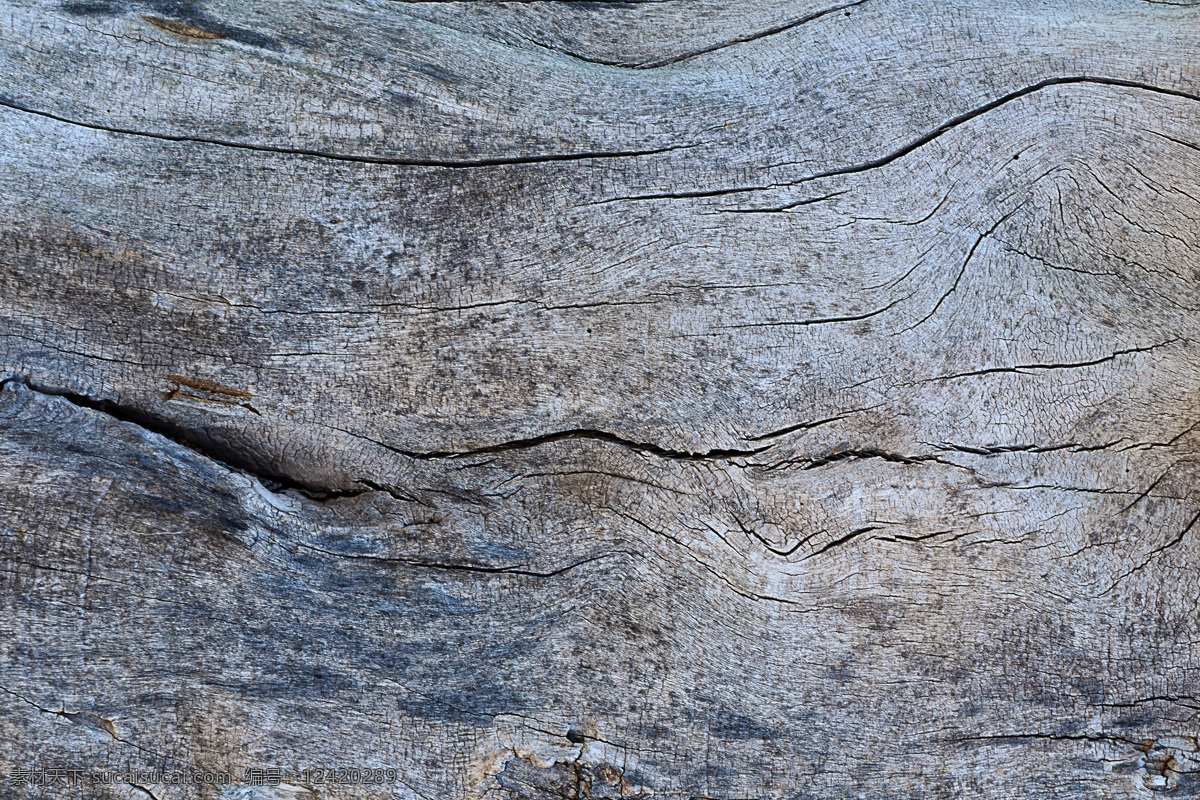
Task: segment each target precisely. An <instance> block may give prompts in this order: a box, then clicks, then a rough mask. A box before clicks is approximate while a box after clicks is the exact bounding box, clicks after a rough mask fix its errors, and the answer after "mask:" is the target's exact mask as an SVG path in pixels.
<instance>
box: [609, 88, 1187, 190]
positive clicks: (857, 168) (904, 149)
mask: <svg viewBox="0 0 1200 800" xmlns="http://www.w3.org/2000/svg"><path fill="white" fill-rule="evenodd" d="M1073 84H1093V85H1097V86H1113V87H1119V88H1125V89H1138V90H1140V91H1144V92H1150V93H1152V94H1159V95H1163V96H1165V97H1178V98H1181V99H1184V100H1191V101H1193V102H1197V103H1200V95H1197V94H1192V93H1191V92H1185V91H1181V90H1179V89H1167V88H1164V87H1161V86H1154V85H1153V84H1149V83H1141V82H1139V81H1129V80H1124V79H1122V78H1108V77H1104V76H1100V75H1068V76H1061V77H1057V78H1047V79H1045V80H1042V81H1038V82H1037V83H1034V84H1030V85H1029V86H1025V87H1022V88H1020V89H1017V90H1015V91H1012V92H1009V93H1008V94H1005V95H1002V96H1000V97H997V98H995V99H993V100H990V101H988V102H987V103H984V104H983V105H981V106H976V107H975V108H972V109H970V110H968V111H965V112H963V113H962V114H959V115H957V116H955V117H951V118H950V119H948V120H946V121H945V122H943V123H942V124H940V125H938V126H937V127H936V128H934V129H932V130H930V131H928V132H926V133H924V134H922V135H921V136H918V137H917V138H915V139H913V140H911V141H910V142H908V143H907V144H905V145H903V146H901V147H900V148H898V149H896V150H893V151H892V152H890V153H887V154H886V155H883V156H880V157H878V158H873V159H870V160H869V161H863V162H861V163H858V164H852V165H850V166H845V167H836V168H834V169H831V170H826V171H824V172H816V173H813V174H811V175H806V176H804V177H802V178H797V179H795V180H791V181H783V182H780V183H771V184H764V185H759V186H736V187H730V188H727V189H705V190H697V191H691V192H661V193H657V194H644V195H632V196H629V197H611V198H608V199H606V200H598V201H596V202H594V203H588V204H586V205H603V204H606V203H616V202H621V201H639V200H684V199H697V198H706V197H724V196H727V195H734V194H748V193H750V192H765V191H771V190H773V189H786V188H789V187H792V186H799V185H801V184H804V183H810V182H811V181H815V180H820V179H821V178H832V177H837V176H840V175H854V174H857V173H860V172H867V171H868V170H872V169H878V168H880V167H884V166H887V165H888V164H891V163H892V162H894V161H898V160H899V159H901V158H903V157H904V156H906V155H908V154H909V153H912V152H913V151H915V150H918V149H920V148H922V147H924V146H925V145H927V144H929V143H931V142H933V141H934V140H936V139H939V138H940V137H942V136H944V135H945V134H947V133H949V132H950V131H952V130H954V129H955V128H957V127H959V126H961V125H964V124H966V123H968V122H970V121H971V120H973V119H975V118H976V117H981V116H983V115H984V114H986V113H988V112H989V111H994V110H995V109H997V108H1000V107H1001V106H1003V105H1006V104H1008V103H1011V102H1013V101H1015V100H1019V99H1021V98H1022V97H1026V96H1028V95H1031V94H1035V93H1037V92H1040V91H1042V90H1044V89H1049V88H1051V87H1054V86H1070V85H1073ZM794 163H795V162H784V163H780V164H772V165H770V167H769V168H770V169H775V168H778V167H786V166H791V165H792V164H794Z"/></svg>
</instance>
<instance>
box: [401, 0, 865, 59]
mask: <svg viewBox="0 0 1200 800" xmlns="http://www.w3.org/2000/svg"><path fill="white" fill-rule="evenodd" d="M411 1H412V0H410V2H411ZM442 1H443V2H446V1H448V0H442ZM517 1H518V2H531V0H517ZM532 1H533V2H536V0H532ZM417 2H429V0H417ZM865 2H867V0H853V2H849V3H842V4H840V5H836V6H830V7H829V8H823V9H819V10H817V11H813V12H810V13H808V14H805V15H803V16H801V17H797V18H796V19H791V20H788V21H787V22H783V23H780V24H778V25H774V26H772V27H770V28H765V29H763V30H761V31H755V32H754V33H747V34H744V35H742V36H735V37H734V38H732V39H726V40H725V41H723V42H717V43H715V44H711V45H707V46H705V47H700V48H697V49H695V50H688V51H686V52H684V53H678V54H676V55H673V56H666V57H663V58H657V59H653V60H650V61H637V62H632V63H631V62H627V61H610V60H607V59H601V58H593V57H590V56H584V55H580V54H579V53H576V52H573V51H571V50H567V49H566V48H563V47H560V46H558V45H552V44H547V43H546V42H540V41H537V40H534V39H531V38H529V37H528V36H523V37H521V38H523V39H524V40H525V41H527V42H529V43H530V44H532V45H534V46H535V47H540V48H542V49H543V50H549V51H551V52H554V53H561V54H562V55H565V56H568V57H569V58H573V59H575V60H576V61H582V62H585V63H587V64H597V65H599V66H602V67H615V68H617V69H629V70H651V69H660V68H662V67H667V66H672V65H674V64H680V63H682V62H684V61H691V60H692V59H693V58H697V57H699V56H703V55H708V54H709V53H715V52H717V51H718V50H724V49H726V48H729V47H734V46H735V45H739V44H746V43H748V42H756V41H758V40H759V39H766V38H768V37H771V36H777V35H779V34H781V33H786V32H787V31H790V30H792V29H793V28H798V27H800V26H801V25H806V24H808V23H809V22H815V21H816V20H818V19H820V18H821V17H825V16H828V15H830V14H835V13H837V12H838V11H845V10H846V9H848V8H853V7H854V6H860V5H862V4H863V3H865Z"/></svg>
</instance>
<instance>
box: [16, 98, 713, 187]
mask: <svg viewBox="0 0 1200 800" xmlns="http://www.w3.org/2000/svg"><path fill="white" fill-rule="evenodd" d="M0 107H3V108H8V109H11V110H12V111H19V112H21V113H24V114H32V115H33V116H37V117H43V118H44V119H50V120H54V121H55V122H61V123H63V124H64V125H73V126H76V127H79V128H87V129H88V130H93V131H101V132H104V133H114V134H119V135H122V136H139V137H143V138H147V139H157V140H159V141H163V142H182V143H185V144H206V145H213V146H216V147H228V148H232V149H235V150H246V151H249V152H254V153H270V154H274V155H291V156H304V157H308V158H323V159H328V160H330V161H346V162H351V163H356V164H379V165H384V166H395V167H430V168H438V169H476V168H483V167H505V166H520V165H526V164H546V163H555V162H564V161H565V162H571V161H592V160H595V159H612V158H637V157H639V156H651V155H658V154H660V153H670V152H673V151H675V150H689V149H691V148H693V147H700V146H701V144H702V143H697V144H685V145H675V146H672V147H658V148H653V149H649V150H614V151H589V152H581V153H550V154H545V155H534V156H512V157H509V158H479V159H467V160H462V161H449V160H441V159H425V158H387V157H384V156H362V155H353V154H348V153H329V152H325V151H321V150H311V149H308V148H303V147H283V146H281V145H270V144H250V143H248V142H235V141H230V140H227V139H214V138H211V137H207V136H185V135H182V134H174V133H156V132H153V131H139V130H134V129H132V128H121V127H115V126H109V125H101V124H99V123H95V122H84V121H81V120H76V119H70V118H69V117H63V116H59V115H58V114H53V113H51V112H49V111H41V110H38V109H34V108H29V107H27V106H24V105H21V104H20V103H18V102H17V101H15V100H12V99H10V98H7V97H3V96H0Z"/></svg>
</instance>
